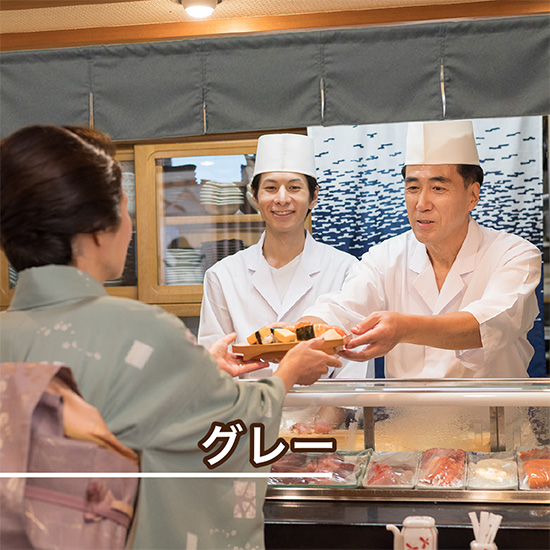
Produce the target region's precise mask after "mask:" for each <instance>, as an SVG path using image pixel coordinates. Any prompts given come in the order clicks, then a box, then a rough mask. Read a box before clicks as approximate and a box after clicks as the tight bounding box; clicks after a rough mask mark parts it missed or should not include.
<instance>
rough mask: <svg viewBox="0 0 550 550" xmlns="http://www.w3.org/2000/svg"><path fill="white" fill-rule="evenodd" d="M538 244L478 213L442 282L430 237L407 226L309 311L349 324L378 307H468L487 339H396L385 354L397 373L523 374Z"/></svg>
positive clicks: (429, 311)
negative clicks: (454, 343) (470, 344)
mask: <svg viewBox="0 0 550 550" xmlns="http://www.w3.org/2000/svg"><path fill="white" fill-rule="evenodd" d="M540 266H541V263H540V252H539V250H538V248H537V247H535V246H534V245H532V244H531V243H529V242H528V241H526V240H524V239H522V238H520V237H517V236H515V235H511V234H508V233H506V232H504V231H496V230H493V229H488V228H485V227H481V226H479V225H478V224H477V223H476V222H475V221H474V220H473V219H470V222H469V225H468V234H467V236H466V239H465V240H464V243H463V244H462V248H461V249H460V251H459V253H458V255H457V257H456V259H455V262H454V264H453V266H452V268H451V270H450V271H449V274H448V275H447V278H446V280H445V283H444V285H443V287H442V288H441V291H439V290H438V288H437V284H436V280H435V275H434V271H433V268H432V266H431V263H430V260H429V257H428V254H427V252H426V247H425V245H423V244H421V243H419V242H418V241H417V240H416V238H415V236H414V234H413V232H412V231H408V232H406V233H404V234H402V235H399V236H397V237H393V238H391V239H388V240H387V241H384V242H383V243H381V244H378V245H376V246H373V247H372V248H371V249H370V250H369V251H368V252H367V253H366V254H365V255H364V256H363V258H362V259H361V262H360V263H359V264H358V266H357V267H356V268H355V269H354V270H353V271H352V273H351V274H350V276H349V277H348V278H347V279H346V282H345V283H344V286H343V288H342V290H341V291H340V292H333V293H331V294H328V295H326V296H323V297H321V298H320V299H319V300H318V302H317V304H316V305H315V306H313V307H311V308H308V309H307V310H306V311H305V312H304V316H307V315H314V316H316V317H320V318H322V319H323V320H324V321H326V322H327V323H330V324H338V325H340V326H343V327H344V328H347V329H349V328H351V327H352V326H354V325H355V324H356V323H357V322H359V321H360V320H362V319H363V318H364V317H366V316H368V315H369V314H370V313H373V312H375V311H397V312H404V313H410V314H417V315H438V314H442V313H448V312H456V311H468V312H470V313H471V314H472V315H474V317H475V318H476V319H477V321H478V322H479V325H480V332H481V340H482V344H483V347H482V348H478V349H472V350H462V351H461V350H457V351H454V350H445V349H437V348H432V347H428V346H420V345H415V344H398V345H397V346H395V348H393V349H392V350H391V351H390V352H389V353H388V354H387V355H386V356H385V368H386V376H388V377H392V378H414V377H418V378H440V377H448V378H472V377H473V378H492V377H495V378H496V377H499V378H508V377H526V376H527V367H528V365H529V361H530V360H531V357H532V356H533V348H532V346H531V345H530V344H529V342H528V340H527V332H528V331H529V329H530V328H531V327H532V326H533V321H534V320H535V318H536V316H537V314H538V305H537V300H536V296H535V289H536V287H537V285H538V282H539V280H540Z"/></svg>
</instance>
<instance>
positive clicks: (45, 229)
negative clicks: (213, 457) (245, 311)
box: [0, 126, 340, 550]
mask: <svg viewBox="0 0 550 550" xmlns="http://www.w3.org/2000/svg"><path fill="white" fill-rule="evenodd" d="M0 192H1V195H0V198H1V199H0V230H1V244H2V248H3V250H4V251H5V253H6V255H7V257H8V260H9V261H10V263H11V265H12V266H13V267H14V268H15V269H16V270H17V271H18V272H19V278H18V282H17V286H16V289H15V294H14V296H13V300H12V302H11V305H10V307H9V309H8V310H7V311H5V312H3V313H1V314H0V323H1V325H2V334H1V336H0V360H1V361H5V362H40V361H46V362H53V361H57V362H60V363H63V364H65V365H67V366H68V367H70V368H71V369H72V372H73V374H74V376H75V379H76V382H77V384H78V387H79V389H80V391H81V392H82V395H83V397H84V398H85V399H86V400H87V401H89V402H90V403H91V404H92V405H94V406H95V407H96V408H97V409H98V410H99V412H100V413H101V415H102V416H103V418H104V420H105V422H106V424H107V426H108V427H109V428H110V430H111V431H112V432H113V433H114V434H115V435H116V436H117V437H118V438H119V440H120V441H121V442H122V443H124V444H125V445H127V446H129V447H131V448H133V449H136V450H138V451H139V452H140V454H141V468H142V470H143V471H144V472H155V473H166V472H175V473H178V472H179V473H186V474H187V475H188V476H190V477H177V476H176V478H175V479H170V478H168V479H152V478H144V479H142V480H141V484H140V496H139V515H138V517H137V527H136V531H135V542H134V547H135V548H148V549H151V548H163V549H165V548H196V549H208V550H212V549H222V548H244V547H245V546H246V547H247V548H262V547H263V546H264V542H263V541H264V539H263V515H262V505H263V500H264V496H265V490H266V481H265V478H264V480H263V481H262V479H261V478H257V479H256V478H254V479H250V478H248V479H247V478H246V477H242V478H240V477H235V478H231V477H229V478H227V479H225V478H221V479H214V478H212V477H211V478H203V479H199V478H198V477H195V478H192V475H193V474H197V475H204V474H205V473H208V472H210V467H209V464H208V462H207V458H208V456H207V455H206V451H205V450H204V449H203V448H201V447H199V442H200V441H201V440H203V439H204V438H205V437H206V436H207V435H208V434H209V433H210V432H211V430H213V428H214V426H215V425H218V426H220V425H221V426H222V428H223V427H225V428H226V432H225V433H231V430H230V429H229V428H230V427H231V426H234V425H235V422H240V423H241V428H242V427H244V428H245V430H242V429H241V430H240V431H241V433H240V435H241V437H240V438H236V439H237V441H236V442H235V443H234V445H233V448H232V450H231V452H230V453H229V456H228V457H227V459H226V460H225V462H223V465H222V466H220V467H219V471H223V472H235V473H236V475H238V474H241V475H242V474H246V473H247V472H252V471H258V470H257V469H256V468H254V467H253V466H252V464H251V459H250V452H251V442H252V440H251V439H250V438H249V435H250V430H248V428H247V427H248V426H249V425H250V424H251V423H254V422H262V423H263V425H264V427H265V436H264V437H265V441H264V442H263V446H262V447H261V448H264V449H269V448H271V446H272V445H274V443H275V441H276V438H277V435H278V427H279V422H280V415H281V408H282V403H283V399H284V395H285V393H286V391H287V390H288V389H289V388H291V387H292V386H293V385H294V384H295V383H299V384H310V383H313V382H314V381H315V380H317V379H318V378H319V376H321V375H322V374H324V373H326V372H327V371H328V369H329V368H333V367H337V366H339V365H340V361H339V360H338V359H337V358H336V357H331V356H329V355H327V354H325V353H323V352H322V351H320V350H319V347H320V345H321V343H322V342H321V341H320V339H317V340H315V341H312V342H306V343H303V344H300V346H297V347H296V348H294V349H293V350H292V351H291V352H289V353H288V354H287V355H286V356H285V358H284V359H283V360H282V361H281V364H280V367H279V370H278V372H277V374H276V375H275V376H274V377H272V378H270V379H268V380H261V381H257V382H254V383H242V382H238V381H235V380H234V379H233V378H232V377H231V376H230V375H229V374H227V373H226V372H223V370H222V369H220V368H219V366H222V367H223V368H227V369H228V370H232V368H233V367H235V365H234V364H233V358H232V356H231V354H229V353H228V350H227V341H228V339H227V338H226V339H225V340H222V341H221V342H217V343H216V344H214V345H213V346H212V351H213V353H214V354H215V355H216V359H214V357H213V356H212V355H211V354H210V353H209V352H208V351H207V350H205V349H204V348H202V347H200V346H198V345H197V344H196V342H195V340H194V337H193V336H192V334H191V333H190V332H189V330H188V329H187V328H186V326H185V325H184V324H183V323H182V322H181V321H180V320H179V319H178V318H177V317H175V316H173V315H170V314H168V313H166V312H165V311H164V310H162V309H161V308H159V307H153V306H149V305H146V304H142V303H140V302H138V301H135V300H129V299H124V298H115V297H111V296H109V295H108V294H107V292H106V291H105V289H104V288H103V283H104V282H105V281H106V280H111V279H116V278H118V277H120V276H121V274H122V271H123V268H124V263H125V257H126V251H127V248H128V244H129V241H130V236H131V231H132V223H131V220H130V217H129V215H128V211H127V199H126V196H125V194H124V192H123V190H122V187H121V170H120V167H119V165H118V163H117V162H116V161H115V159H114V146H113V144H112V143H111V142H110V140H109V139H108V138H107V137H106V136H104V135H103V134H101V133H99V132H97V131H94V130H91V129H85V128H76V127H65V128H61V127H55V126H33V127H28V128H24V129H22V130H20V131H18V132H15V133H14V134H12V135H11V136H9V137H8V138H6V139H5V140H4V141H3V142H2V143H1V145H0ZM218 443H219V441H218Z"/></svg>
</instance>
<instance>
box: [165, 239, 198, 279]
mask: <svg viewBox="0 0 550 550" xmlns="http://www.w3.org/2000/svg"><path fill="white" fill-rule="evenodd" d="M203 277H204V269H203V266H202V254H201V253H200V251H198V250H194V249H193V248H173V249H168V250H166V284H167V285H201V284H202V281H203Z"/></svg>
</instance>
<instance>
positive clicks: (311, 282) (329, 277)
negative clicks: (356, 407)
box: [198, 232, 374, 378]
mask: <svg viewBox="0 0 550 550" xmlns="http://www.w3.org/2000/svg"><path fill="white" fill-rule="evenodd" d="M264 240H265V232H264V233H263V234H262V236H261V238H260V240H259V242H258V243H256V244H255V245H253V246H250V247H249V248H247V249H245V250H241V251H240V252H237V253H236V254H233V255H232V256H228V257H226V258H224V259H223V260H220V261H219V262H217V263H216V264H215V265H213V266H212V267H211V268H210V269H208V270H207V272H206V274H205V279H204V294H203V299H202V307H201V315H200V325H199V333H198V339H199V343H200V344H201V345H203V346H204V347H206V348H208V347H210V346H211V345H212V344H213V343H214V342H216V341H217V340H219V339H220V338H222V337H223V336H225V335H226V334H229V333H230V332H236V333H237V339H236V342H237V343H242V342H246V338H247V337H248V336H250V334H252V333H253V332H255V331H257V330H258V329H260V328H262V327H263V326H265V325H268V324H270V323H274V322H277V321H281V322H283V323H293V322H295V321H297V320H298V319H299V318H300V317H302V316H303V311H304V310H305V309H306V308H307V307H308V306H311V305H313V304H314V303H315V300H316V298H317V297H318V296H320V295H321V294H325V293H327V292H331V291H333V290H338V289H340V288H342V284H343V282H344V279H345V277H346V275H347V274H348V273H349V272H350V271H351V268H352V267H353V266H354V265H357V264H358V263H359V261H358V260H357V258H355V257H354V256H352V255H351V254H348V253H347V252H342V251H341V250H338V249H336V248H333V247H332V246H329V245H326V244H323V243H320V242H318V241H316V240H315V239H314V238H313V237H312V236H311V235H310V234H309V233H308V232H306V241H305V244H304V250H303V252H302V255H301V260H300V263H299V264H298V266H297V267H296V271H295V272H294V276H293V278H292V281H291V283H290V286H289V288H288V291H287V292H286V295H285V297H284V300H283V302H282V303H281V300H280V299H279V295H278V293H277V289H276V287H275V285H274V283H273V278H272V276H271V269H270V266H269V264H268V263H267V261H266V259H265V257H264V255H263V253H262V248H263V243H264ZM343 363H344V364H343V366H342V367H341V368H340V369H335V372H334V374H333V375H332V374H331V376H334V377H338V378H341V377H345V378H366V377H373V376H374V364H373V363H374V362H373V361H370V362H365V363H355V362H353V361H344V362H343ZM367 367H369V372H367ZM272 370H273V369H261V370H259V371H255V372H253V373H250V377H253V378H258V377H262V376H266V375H270V374H271V372H272Z"/></svg>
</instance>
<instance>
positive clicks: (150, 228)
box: [135, 139, 264, 315]
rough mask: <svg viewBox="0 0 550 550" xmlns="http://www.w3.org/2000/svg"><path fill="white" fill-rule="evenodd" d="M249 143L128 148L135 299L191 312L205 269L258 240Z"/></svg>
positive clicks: (253, 146) (199, 295)
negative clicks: (134, 188) (133, 191)
mask: <svg viewBox="0 0 550 550" xmlns="http://www.w3.org/2000/svg"><path fill="white" fill-rule="evenodd" d="M256 143H257V140H256V139H246V140H234V141H224V142H212V141H210V142H194V143H186V144H169V145H143V146H140V145H138V146H136V147H135V158H136V178H138V180H139V181H140V182H142V185H141V186H140V188H139V192H138V194H137V205H136V206H137V211H138V220H139V221H138V230H139V240H138V248H139V250H140V251H142V252H141V253H142V254H144V255H145V260H144V261H141V262H140V264H139V270H138V278H139V280H140V292H139V297H140V299H141V300H143V301H145V302H149V303H157V304H163V305H170V304H172V305H173V306H174V308H175V309H177V313H178V314H179V315H198V313H199V310H200V302H201V299H202V282H203V278H204V273H205V271H206V270H207V269H208V268H209V267H210V266H211V265H213V264H214V263H215V262H216V261H218V260H220V259H222V258H224V257H225V256H227V255H229V254H233V253H235V252H238V251H239V250H242V249H244V248H246V247H248V246H250V245H251V244H254V243H256V242H257V241H258V239H259V237H260V235H261V232H262V231H263V228H264V223H263V221H262V220H261V217H260V215H259V214H258V213H257V211H256V208H255V204H254V201H253V199H252V195H251V193H250V182H251V180H252V172H253V169H254V158H255V152H256ZM176 304H178V306H176ZM168 309H169V308H168Z"/></svg>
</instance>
